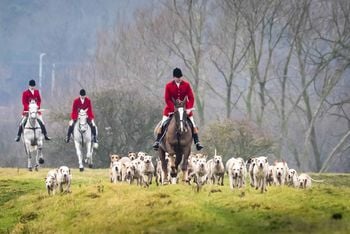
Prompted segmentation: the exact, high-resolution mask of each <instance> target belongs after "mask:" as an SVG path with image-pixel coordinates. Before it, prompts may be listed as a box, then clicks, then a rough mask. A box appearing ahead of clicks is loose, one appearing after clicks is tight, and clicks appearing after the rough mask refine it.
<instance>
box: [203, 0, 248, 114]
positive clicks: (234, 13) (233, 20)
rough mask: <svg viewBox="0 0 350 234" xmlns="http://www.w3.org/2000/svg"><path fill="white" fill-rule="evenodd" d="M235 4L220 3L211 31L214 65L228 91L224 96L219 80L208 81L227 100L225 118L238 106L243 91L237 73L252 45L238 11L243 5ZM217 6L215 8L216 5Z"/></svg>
mask: <svg viewBox="0 0 350 234" xmlns="http://www.w3.org/2000/svg"><path fill="white" fill-rule="evenodd" d="M238 4H240V3H237V6H234V4H233V2H232V1H224V2H218V3H217V5H218V7H217V8H218V9H217V11H216V12H215V13H214V14H216V15H218V17H217V19H216V22H217V23H216V24H215V26H214V27H213V30H212V31H211V32H210V33H209V35H210V36H209V38H210V42H209V43H210V45H211V46H212V49H211V56H210V60H211V61H212V63H213V65H214V67H215V68H216V69H217V71H218V73H219V74H220V76H219V77H222V78H223V80H224V84H225V88H226V92H225V95H222V94H221V92H220V90H219V89H218V87H217V85H215V84H216V83H217V82H215V80H216V79H214V82H212V83H211V82H209V81H207V85H208V87H209V88H210V89H211V90H212V91H213V92H214V93H215V94H216V95H217V96H218V97H220V98H221V99H222V100H223V101H224V102H225V108H226V118H228V119H229V118H230V117H231V113H232V108H233V107H236V108H237V106H236V104H237V102H238V101H239V99H240V96H241V95H242V93H243V92H242V90H240V88H239V86H238V85H237V84H235V83H234V80H235V78H236V77H237V75H238V73H240V72H241V71H242V70H243V69H244V66H245V61H246V57H247V56H246V55H247V52H248V48H249V46H250V43H249V40H248V41H246V40H245V33H246V30H244V27H243V26H244V25H243V23H242V19H241V15H240V14H239V9H237V8H236V7H240V5H238ZM214 9H215V8H214ZM233 89H235V91H236V93H237V94H236V100H232V99H233V97H234V96H233V92H234V91H233Z"/></svg>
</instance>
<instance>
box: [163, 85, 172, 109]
mask: <svg viewBox="0 0 350 234" xmlns="http://www.w3.org/2000/svg"><path fill="white" fill-rule="evenodd" d="M164 99H165V103H166V105H167V106H168V107H172V106H174V103H173V101H172V99H171V92H170V86H169V85H166V86H165V93H164Z"/></svg>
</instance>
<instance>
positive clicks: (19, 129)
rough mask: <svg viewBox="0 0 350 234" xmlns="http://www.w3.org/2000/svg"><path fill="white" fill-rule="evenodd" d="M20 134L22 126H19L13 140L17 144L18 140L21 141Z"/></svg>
mask: <svg viewBox="0 0 350 234" xmlns="http://www.w3.org/2000/svg"><path fill="white" fill-rule="evenodd" d="M22 132H23V126H22V124H20V125H19V127H18V133H17V137H16V138H15V141H16V142H19V140H20V139H21V134H22Z"/></svg>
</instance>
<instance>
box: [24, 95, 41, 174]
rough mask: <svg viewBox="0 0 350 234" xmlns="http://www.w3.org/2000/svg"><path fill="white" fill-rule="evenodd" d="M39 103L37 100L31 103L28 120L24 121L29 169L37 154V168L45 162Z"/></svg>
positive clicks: (25, 147)
mask: <svg viewBox="0 0 350 234" xmlns="http://www.w3.org/2000/svg"><path fill="white" fill-rule="evenodd" d="M38 112H39V110H38V105H37V104H36V102H35V100H32V101H31V102H30V103H29V110H28V112H27V115H28V117H27V121H26V122H25V121H22V126H23V142H24V149H25V152H26V154H27V157H28V170H29V171H32V170H33V169H32V156H33V155H34V154H35V153H36V154H35V170H36V171H38V167H39V164H43V163H44V158H43V154H42V148H43V137H44V136H43V134H42V132H41V128H40V125H39V122H38ZM24 122H25V123H24Z"/></svg>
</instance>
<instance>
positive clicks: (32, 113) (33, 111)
mask: <svg viewBox="0 0 350 234" xmlns="http://www.w3.org/2000/svg"><path fill="white" fill-rule="evenodd" d="M28 109H29V110H28V115H29V118H32V119H36V118H37V115H38V105H37V104H36V102H35V100H31V101H30V103H29V108H28Z"/></svg>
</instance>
